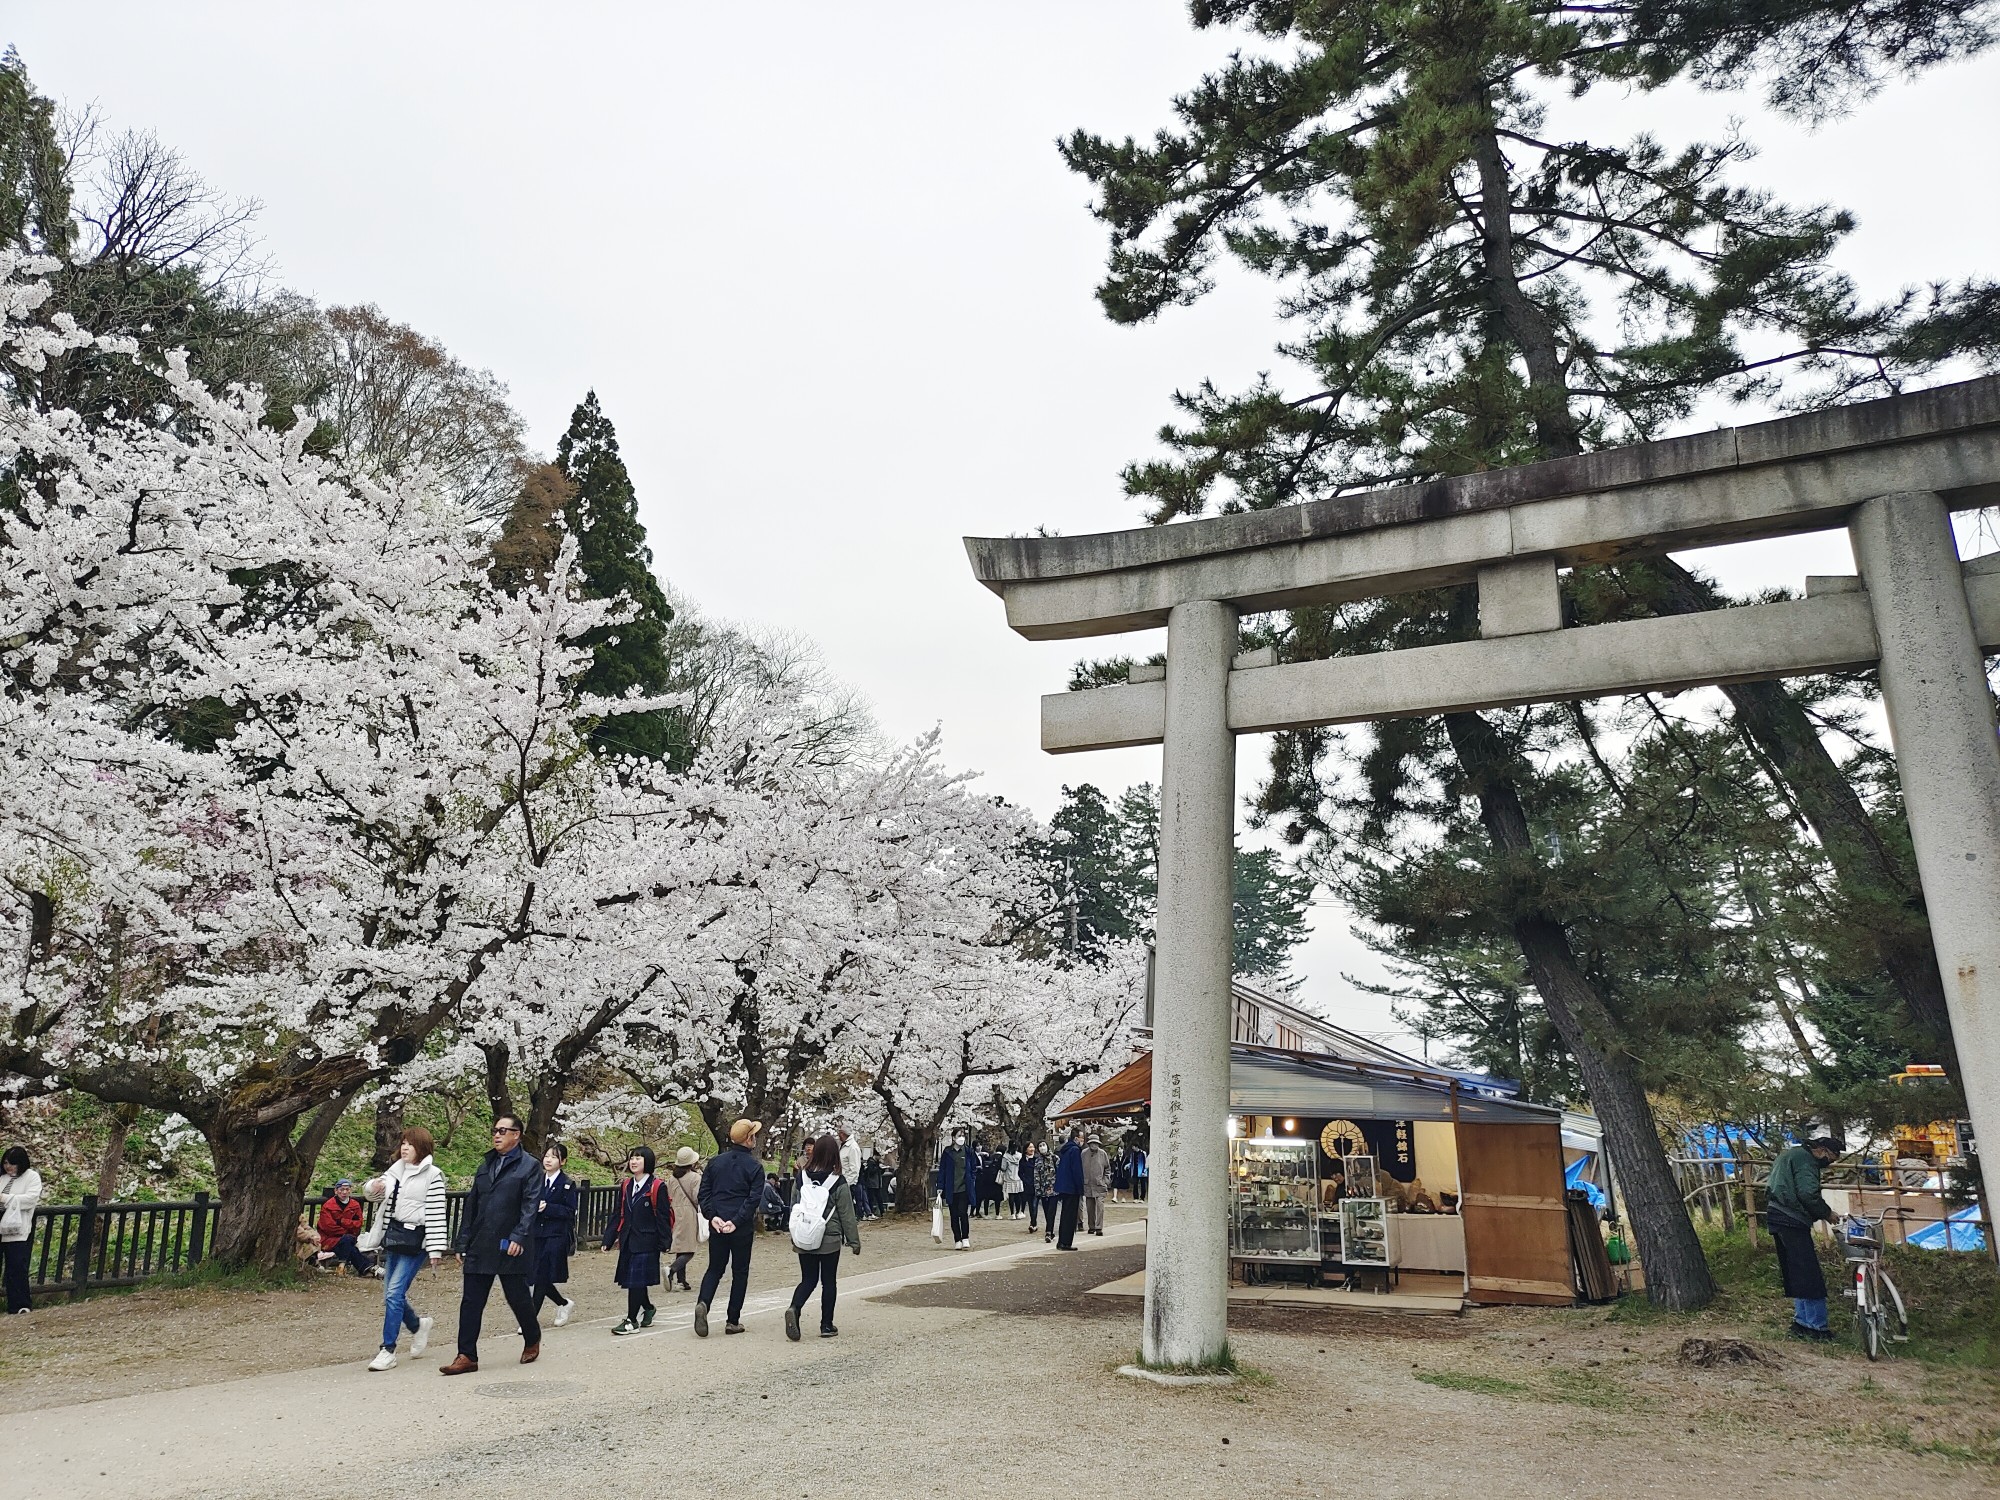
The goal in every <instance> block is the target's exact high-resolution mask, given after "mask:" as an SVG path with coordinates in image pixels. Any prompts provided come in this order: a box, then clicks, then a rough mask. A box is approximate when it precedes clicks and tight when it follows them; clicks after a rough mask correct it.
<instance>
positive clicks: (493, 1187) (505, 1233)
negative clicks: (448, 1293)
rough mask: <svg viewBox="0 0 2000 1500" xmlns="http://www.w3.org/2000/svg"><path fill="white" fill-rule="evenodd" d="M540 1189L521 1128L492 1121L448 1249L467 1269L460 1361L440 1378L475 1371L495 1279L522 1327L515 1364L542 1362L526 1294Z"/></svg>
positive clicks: (507, 1120) (538, 1330)
mask: <svg viewBox="0 0 2000 1500" xmlns="http://www.w3.org/2000/svg"><path fill="white" fill-rule="evenodd" d="M541 1186H542V1168H541V1164H540V1163H539V1162H535V1161H530V1160H529V1159H528V1154H527V1153H526V1152H525V1151H523V1150H522V1149H521V1122H520V1121H519V1120H517V1119H515V1118H514V1117H513V1116H512V1115H502V1116H500V1118H499V1119H497V1120H495V1121H494V1122H493V1149H492V1150H491V1151H488V1152H487V1153H486V1159H485V1160H484V1161H482V1162H481V1163H480V1164H479V1170H478V1171H477V1172H475V1173H473V1174H472V1191H471V1192H469V1193H467V1194H466V1197H465V1213H464V1216H463V1217H462V1218H460V1220H459V1221H458V1239H457V1241H456V1242H455V1243H454V1244H453V1245H452V1249H454V1250H456V1251H457V1252H458V1254H459V1258H460V1260H461V1262H462V1263H463V1264H464V1267H465V1290H464V1291H463V1293H462V1294H461V1295H460V1297H459V1302H458V1358H457V1359H454V1360H453V1361H452V1362H451V1363H450V1364H448V1365H446V1366H445V1367H444V1368H443V1369H441V1370H439V1371H438V1373H439V1374H440V1375H466V1374H469V1373H471V1372H472V1371H474V1370H476V1369H478V1368H479V1324H480V1321H481V1320H482V1319H483V1318H484V1317H485V1316H486V1299H487V1298H488V1297H489V1296H491V1295H492V1293H493V1280H494V1278H495V1277H496V1276H497V1277H498V1278H499V1279H500V1291H501V1294H502V1295H503V1296H505V1297H506V1299H507V1306H508V1308H509V1309H510V1310H512V1312H513V1314H514V1317H515V1319H516V1320H517V1321H518V1322H519V1323H520V1325H521V1345H522V1348H521V1363H522V1364H524V1365H531V1364H533V1363H534V1362H535V1360H536V1359H537V1358H539V1357H540V1355H541V1352H542V1325H541V1324H540V1323H539V1322H538V1321H537V1320H536V1318H535V1304H534V1301H533V1299H532V1298H530V1297H529V1295H528V1273H529V1271H530V1270H531V1269H533V1266H534V1256H533V1254H532V1253H531V1252H532V1251H533V1249H534V1244H535V1201H536V1195H537V1194H538V1193H539V1192H540V1190H541Z"/></svg>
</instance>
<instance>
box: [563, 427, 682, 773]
mask: <svg viewBox="0 0 2000 1500" xmlns="http://www.w3.org/2000/svg"><path fill="white" fill-rule="evenodd" d="M555 466H556V468H557V469H558V470H560V471H561V473H562V477H563V478H564V479H565V480H567V481H568V482H569V485H570V486H571V489H572V493H571V494H570V495H569V496H568V497H567V498H566V500H565V501H564V503H563V504H562V514H563V515H564V517H565V519H566V520H567V521H568V523H569V524H570V526H571V527H572V528H573V529H574V530H575V531H576V533H577V537H578V542H577V571H578V573H579V575H580V576H581V579H582V582H583V591H584V594H585V596H586V597H588V598H592V599H616V598H619V597H620V596H623V597H624V598H626V599H628V600H630V601H631V603H632V606H633V609H634V611H635V612H634V614H633V617H632V618H631V619H629V620H626V621H624V622H623V623H622V624H619V625H612V626H605V627H603V628H601V629H599V630H596V631H593V632H592V633H591V634H590V635H589V636H586V637H585V638H584V639H585V642H586V643H587V644H588V645H589V646H590V647H591V650H592V652H593V659H592V663H591V668H590V671H589V672H588V673H587V674H586V675H585V677H584V679H583V687H584V691H586V692H590V693H597V694H601V695H602V696H604V697H607V698H622V697H625V696H627V695H628V694H630V693H633V692H636V693H638V694H639V695H641V696H647V697H650V696H652V695H654V694H658V693H665V692H669V691H671V689H672V676H673V674H672V671H671V668H670V666H669V663H668V660H667V649H666V647H667V627H668V625H669V624H670V623H672V621H673V618H674V612H673V608H672V606H670V605H669V604H668V603H667V596H666V595H665V593H663V592H662V591H661V589H660V582H659V580H658V579H657V578H655V577H654V576H653V551H652V548H650V547H649V546H647V545H646V528H645V526H644V525H642V524H641V523H640V520H639V498H638V496H637V494H635V493H634V491H633V489H632V477H631V475H629V474H628V473H626V472H625V460H624V459H622V458H620V457H619V455H618V433H617V431H616V430H615V429H614V428H613V427H612V425H611V419H610V418H609V417H607V416H605V415H604V412H603V410H602V409H601V408H600V407H599V406H598V404H597V392H596V391H591V392H589V393H588V394H587V395H585V397H584V398H583V404H582V405H580V406H578V407H577V409H576V410H575V411H574V412H573V413H571V415H570V419H569V430H568V431H567V432H565V433H564V434H563V435H562V440H561V441H560V442H558V443H557V444H556V465H555ZM544 488H545V487H544ZM529 498H533V499H534V500H535V501H536V502H537V507H536V508H539V504H540V502H541V501H542V500H543V499H544V498H545V497H544V496H543V495H542V494H540V493H539V492H538V493H537V494H535V495H534V496H532V497H529ZM591 739H592V743H593V744H595V745H596V746H597V748H598V749H599V750H601V751H603V752H605V753H606V754H613V755H638V756H643V757H645V758H646V759H648V760H666V761H669V762H677V761H678V760H679V759H680V758H681V756H682V755H683V754H684V753H685V750H686V746H685V744H684V743H683V741H684V736H683V735H681V734H678V733H677V732H676V724H675V718H674V715H673V713H672V711H671V710H667V709H660V710H657V711H655V712H652V713H645V714H621V715H619V716H617V717H616V718H611V719H607V720H605V721H604V722H603V723H601V724H600V725H599V726H598V727H597V730H596V731H595V733H594V734H593V735H592V737H591Z"/></svg>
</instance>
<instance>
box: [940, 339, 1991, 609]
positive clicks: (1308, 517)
mask: <svg viewBox="0 0 2000 1500" xmlns="http://www.w3.org/2000/svg"><path fill="white" fill-rule="evenodd" d="M1904 490H1930V491H1934V492H1936V493H1937V494H1939V495H1941V496H1943V497H1944V499H1945V501H1946V503H1947V504H1948V505H1950V506H1952V507H1954V508H1958V509H1966V508H1972V507H1976V506H1981V505H1991V504H1995V503H2000V376H1986V377H1984V378H1981V379H1978V380H1968V381H1963V382H1960V383H1958V384H1954V385H1945V386H1938V387H1935V388H1933V389H1931V390H1925V391H1917V392H1914V393H1911V394H1909V395H1902V396H1890V397H1886V398H1884V399H1882V400H1878V401H1867V402H1859V403H1856V404H1855V405H1852V406H1840V407H1833V408H1829V409H1828V410H1825V411H1816V412H1808V413H1805V414H1803V415H1799V416H1792V417H1782V418H1779V419H1777V420H1775V421H1769V422H1759V423H1755V424H1752V425H1749V426H1744V427H1730V428H1721V429H1717V430H1715V431H1712V432H1702V433H1694V434H1691V435H1689V436H1687V437H1679V438H1669V439H1666V440H1663V441H1660V442H1654V443H1640V444H1636V445H1634V446H1631V447H1627V448H1611V449H1606V450H1604V451H1602V452H1597V453H1587V454H1584V455H1582V456H1581V457H1577V458H1564V459H1553V460H1550V461H1548V462H1546V463H1538V464H1529V465H1525V466H1523V467H1520V468H1514V469H1497V470H1491V471H1488V472H1485V473H1477V474H1464V475H1459V476H1457V477H1454V478H1450V479H1440V480H1433V481H1429V482H1426V483H1422V484H1409V485H1398V486H1396V487H1394V488H1389V489H1381V490H1370V491H1364V492H1360V493H1357V494H1352V495H1343V496H1340V497H1338V498H1335V499H1331V500H1320V501H1315V502H1312V503H1310V504H1306V505H1298V506H1287V507H1284V508H1281V509H1276V510H1264V511H1248V512H1243V513H1240V514H1235V515H1223V516H1215V517H1210V518H1208V519H1204V520H1196V521H1188V522H1182V523H1179V524H1176V525H1171V526H1149V527H1140V528H1137V529H1134V530H1130V531H1110V532H1099V533H1097V534H1094V535H1086V536H1052V537H967V538H966V539H965V547H966V552H967V554H968V555H969V556H970V558H971V561H972V570H973V574H974V576H976V577H977V578H978V579H979V581H980V582H981V583H983V584H985V585H986V586H987V587H988V588H990V589H992V590H993V591H994V592H995V593H997V594H999V595H1000V596H1001V597H1002V598H1003V599H1004V600H1005V601H1006V605H1007V623H1008V624H1009V625H1010V626H1012V627H1013V629H1015V630H1016V631H1018V632H1019V633H1020V634H1022V635H1024V636H1027V637H1028V638H1029V639H1031V640H1061V639H1074V638H1080V637H1085V636H1093V635H1107V634H1113V633H1116V632H1120V631H1128V630H1144V629H1149V628H1152V627H1155V626H1159V625H1164V624H1165V623H1166V620H1167V614H1168V611H1169V610H1171V609H1172V608H1173V606H1174V605H1176V604H1179V603H1184V602H1187V601H1190V600H1197V599H1215V600H1222V601H1224V602H1227V603H1230V604H1233V605H1235V606H1236V607H1237V608H1238V609H1240V610H1243V611H1244V612H1246V613H1248V612H1253V611H1257V610H1267V609H1281V608H1287V607H1290V606H1292V605H1298V604H1309V603H1335V602H1340V601H1344V600H1352V599H1361V598H1373V597H1378V596H1382V595H1388V594H1396V593H1405V592H1409V591H1411V590H1414V589H1420V588H1434V587H1438V586H1441V585H1444V584H1452V583H1465V582H1470V581H1472V580H1473V579H1474V578H1476V577H1477V576H1478V573H1479V570H1480V569H1481V568H1486V567H1491V566H1493V565H1494V564H1497V563H1503V562H1507V561H1509V560H1512V559H1518V558H1527V557H1547V558H1552V559H1554V561H1555V562H1556V563H1557V564H1559V565H1562V566H1570V565H1574V564H1577V563H1586V562H1605V561H1610V560H1613V559H1616V558H1621V557H1635V556H1643V555H1646V554H1649V553H1660V552H1667V551H1677V550H1681V549H1685V548H1690V547H1700V546H1705V545H1708V544H1711V543H1716V542H1725V541H1734V540H1740V539H1744V538H1748V537H1758V536H1776V535H1783V534H1786V533H1791V532H1800V531H1815V530H1823V529H1827V528H1830V527H1835V526H1840V525H1842V524H1844V523H1845V520H1846V516H1847V514H1848V512H1849V511H1851V510H1852V509H1853V508H1854V507H1855V506H1857V505H1859V504H1860V503H1861V502H1862V501H1864V500H1868V499H1871V498H1873V497H1874V496H1877V495H1883V494H1892V493H1896V492H1899V491H1904Z"/></svg>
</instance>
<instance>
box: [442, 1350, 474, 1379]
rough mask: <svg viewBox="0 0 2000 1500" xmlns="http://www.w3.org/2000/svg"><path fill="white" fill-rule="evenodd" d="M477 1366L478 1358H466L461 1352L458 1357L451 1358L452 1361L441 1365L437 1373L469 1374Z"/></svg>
mask: <svg viewBox="0 0 2000 1500" xmlns="http://www.w3.org/2000/svg"><path fill="white" fill-rule="evenodd" d="M478 1368H479V1361H478V1360H476V1359H467V1358H466V1357H465V1356H464V1355H463V1354H461V1355H459V1356H458V1358H457V1359H454V1360H453V1361H452V1362H451V1363H450V1364H448V1365H445V1366H444V1367H443V1368H442V1369H440V1370H439V1371H438V1374H440V1375H470V1374H471V1373H472V1372H473V1371H474V1370H476V1369H478Z"/></svg>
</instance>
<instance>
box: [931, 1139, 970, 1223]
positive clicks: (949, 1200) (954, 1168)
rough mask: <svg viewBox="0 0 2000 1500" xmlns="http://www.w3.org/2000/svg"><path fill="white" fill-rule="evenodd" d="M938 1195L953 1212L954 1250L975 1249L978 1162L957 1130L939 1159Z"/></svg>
mask: <svg viewBox="0 0 2000 1500" xmlns="http://www.w3.org/2000/svg"><path fill="white" fill-rule="evenodd" d="M937 1191H938V1196H939V1197H941V1198H943V1199H944V1201H945V1203H946V1205H947V1206H948V1207H949V1208H950V1209H951V1239H952V1248H953V1249H956V1250H970V1249H971V1248H972V1204H973V1200H974V1199H975V1198H977V1197H978V1195H979V1159H978V1158H977V1157H976V1156H974V1155H973V1152H972V1148H971V1147H970V1146H968V1145H967V1144H966V1142H965V1132H964V1131H963V1130H954V1131H953V1132H952V1133H951V1144H950V1145H949V1146H947V1147H945V1148H944V1150H943V1151H942V1152H941V1153H940V1154H939V1156H938V1166H937Z"/></svg>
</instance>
